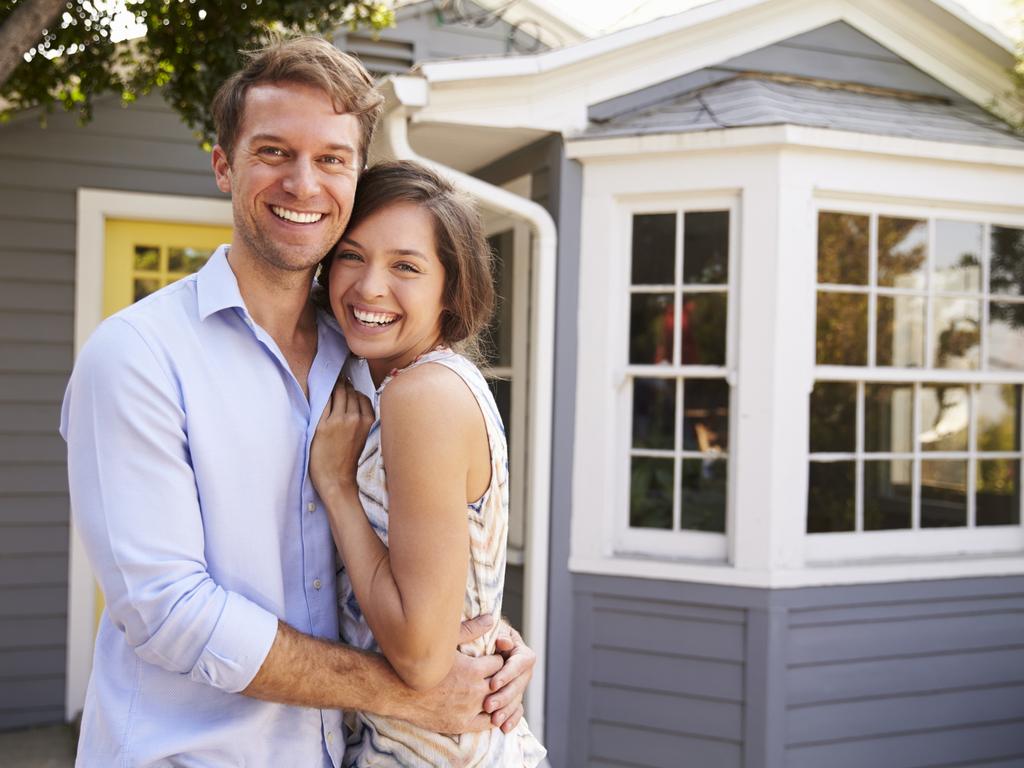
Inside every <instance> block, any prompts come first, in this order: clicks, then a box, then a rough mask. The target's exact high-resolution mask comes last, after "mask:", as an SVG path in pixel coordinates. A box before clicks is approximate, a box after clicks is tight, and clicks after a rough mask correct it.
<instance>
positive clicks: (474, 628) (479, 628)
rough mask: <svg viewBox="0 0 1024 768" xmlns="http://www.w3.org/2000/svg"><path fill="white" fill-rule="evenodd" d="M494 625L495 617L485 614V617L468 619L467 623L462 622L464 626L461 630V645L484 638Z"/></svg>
mask: <svg viewBox="0 0 1024 768" xmlns="http://www.w3.org/2000/svg"><path fill="white" fill-rule="evenodd" d="M493 625H494V617H493V616H491V615H490V614H489V613H485V614H484V615H483V616H476V617H474V618H472V619H466V621H464V622H462V626H461V627H460V628H459V645H463V644H464V643H471V642H473V641H474V640H476V639H477V638H478V637H483V635H484V633H485V632H487V630H489V629H490V628H491V627H492V626H493Z"/></svg>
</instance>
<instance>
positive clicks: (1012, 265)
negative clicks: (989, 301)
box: [988, 227, 1024, 296]
mask: <svg viewBox="0 0 1024 768" xmlns="http://www.w3.org/2000/svg"><path fill="white" fill-rule="evenodd" d="M991 248H992V253H991V256H990V260H989V273H988V281H989V290H990V291H991V292H992V293H995V294H1000V295H1003V296H1024V229H1017V228H1015V227H992V236H991Z"/></svg>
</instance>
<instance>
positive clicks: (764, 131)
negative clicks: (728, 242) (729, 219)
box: [566, 125, 1024, 168]
mask: <svg viewBox="0 0 1024 768" xmlns="http://www.w3.org/2000/svg"><path fill="white" fill-rule="evenodd" d="M772 146H776V147H778V146H791V147H809V148H814V149H829V150H838V151H844V152H860V153H865V154H871V155H893V156H896V157H902V158H906V157H913V158H920V159H924V160H937V161H945V162H950V163H968V164H972V165H987V166H1004V167H1010V168H1024V149H1009V148H1006V147H985V146H980V145H975V144H954V143H951V142H941V141H924V140H922V139H907V138H902V137H899V136H878V135H875V134H867V133H854V132H851V131H836V130H832V129H829V128H810V127H805V126H799V125H773V126H764V127H752V128H726V129H722V130H716V131H702V132H700V133H669V134H649V135H645V136H622V137H615V138H608V139H572V140H569V141H567V142H566V155H567V156H568V157H570V158H572V159H574V160H581V161H583V162H588V161H590V162H594V161H599V160H602V159H621V158H622V157H626V156H630V155H652V154H665V153H676V152H706V151H711V150H716V149H725V148H728V149H740V148H744V147H772Z"/></svg>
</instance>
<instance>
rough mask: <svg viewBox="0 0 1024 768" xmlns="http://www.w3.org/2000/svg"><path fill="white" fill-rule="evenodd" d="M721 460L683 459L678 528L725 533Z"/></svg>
mask: <svg viewBox="0 0 1024 768" xmlns="http://www.w3.org/2000/svg"><path fill="white" fill-rule="evenodd" d="M727 469H728V462H727V461H726V460H725V459H683V466H682V478H681V485H682V487H681V489H680V491H681V493H682V497H681V501H680V510H679V515H680V527H682V528H683V529H684V530H690V531H710V532H712V533H725V481H726V474H727Z"/></svg>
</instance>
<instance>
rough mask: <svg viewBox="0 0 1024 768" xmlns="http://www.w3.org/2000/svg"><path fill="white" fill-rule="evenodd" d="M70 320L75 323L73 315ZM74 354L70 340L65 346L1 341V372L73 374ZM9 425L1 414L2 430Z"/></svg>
mask: <svg viewBox="0 0 1024 768" xmlns="http://www.w3.org/2000/svg"><path fill="white" fill-rule="evenodd" d="M33 317H34V315H26V316H25V320H26V322H29V323H31V322H32V320H33ZM68 320H70V321H71V322H72V323H73V322H74V321H73V319H72V317H71V315H68ZM73 354H74V353H73V346H72V344H71V342H70V340H69V341H68V342H67V343H63V344H57V343H53V344H43V343H30V342H22V341H0V370H2V371H12V372H14V371H17V372H21V373H25V372H28V371H35V372H39V373H64V374H65V375H67V374H69V373H70V372H71V359H72V357H73ZM7 424H8V421H7V419H6V415H5V414H0V425H3V426H2V427H0V429H6V428H7ZM55 426H56V425H55Z"/></svg>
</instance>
